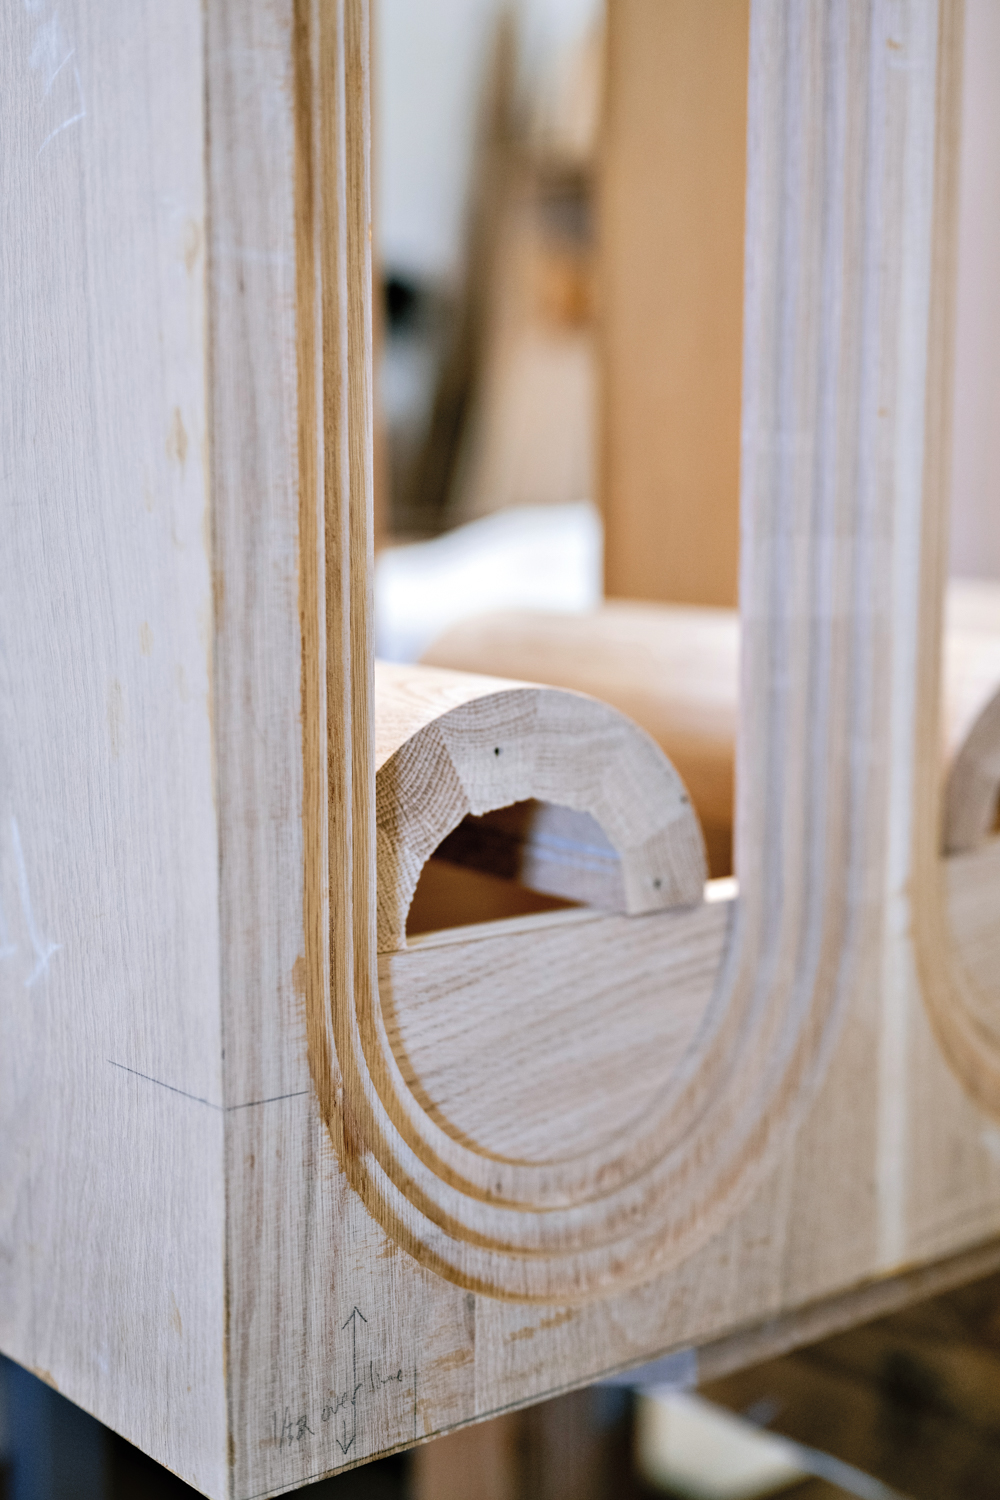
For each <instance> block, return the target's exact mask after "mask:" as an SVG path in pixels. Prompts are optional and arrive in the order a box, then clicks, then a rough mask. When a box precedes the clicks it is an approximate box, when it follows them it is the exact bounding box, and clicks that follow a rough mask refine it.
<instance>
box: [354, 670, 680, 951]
mask: <svg viewBox="0 0 1000 1500" xmlns="http://www.w3.org/2000/svg"><path fill="white" fill-rule="evenodd" d="M375 702H376V827H377V849H378V942H379V950H380V951H381V952H387V951H393V950H395V949H399V948H403V947H405V946H406V940H405V931H406V916H407V912H408V910H409V907H410V903H411V901H412V899H413V894H414V891H415V889H416V886H417V881H418V878H419V876H420V872H421V870H422V869H423V867H424V865H425V864H426V862H427V860H428V859H430V857H431V855H432V854H433V853H434V851H435V850H436V849H437V848H438V847H439V846H440V845H441V844H442V842H443V841H445V840H446V839H448V836H449V835H451V838H450V839H449V848H448V851H447V857H448V858H449V859H451V860H453V861H454V862H456V863H459V864H466V865H471V866H472V867H473V868H479V869H486V870H489V869H491V868H498V867H499V868H500V869H501V872H502V873H507V874H517V875H518V876H519V878H520V879H521V881H522V883H523V884H525V885H526V886H529V887H531V888H533V889H535V890H540V891H544V892H547V893H550V894H552V895H556V896H562V897H566V898H568V899H570V900H576V901H581V902H585V903H587V904H593V905H599V906H602V907H604V908H605V909H608V910H612V911H615V910H617V911H622V912H628V913H631V914H633V915H635V914H638V913H642V912H650V911H663V910H666V909H667V908H669V907H672V906H690V905H693V904H695V903H696V902H699V901H700V900H701V899H702V891H703V887H704V883H705V877H706V866H705V852H704V843H703V840H702V835H701V830H700V828H699V825H698V819H697V817H696V815H695V812H694V809H693V807H692V804H691V799H690V797H689V795H688V792H687V790H686V788H685V786H684V784H683V782H682V781H681V779H680V777H679V775H678V774H677V772H676V770H675V769H674V767H673V766H672V765H671V764H670V762H669V761H668V760H667V757H666V756H665V755H664V753H663V752H662V750H661V749H660V748H659V747H658V746H657V745H656V744H655V743H654V741H653V740H652V739H651V738H650V737H649V736H648V735H647V734H645V733H644V732H643V731H642V730H641V729H640V728H638V727H637V726H636V725H635V724H633V723H631V722H630V721H629V720H628V719H626V718H625V717H624V716H623V715H622V714H621V713H619V712H618V711H617V710H616V709H614V708H610V707H609V706H608V705H607V704H605V703H600V702H597V701H596V700H595V699H593V698H586V697H584V696H582V695H581V694H579V693H574V692H566V691H563V690H560V689H557V688H541V687H537V686H532V685H529V684H527V683H523V682H520V683H519V682H509V681H501V680H499V679H496V678H489V677H478V676H470V675H469V674H466V673H461V672H448V671H436V670H434V669H432V668H428V667H399V666H391V665H388V664H385V663H378V664H377V666H376V677H375ZM518 804H520V805H522V807H523V805H524V804H529V806H528V807H527V808H525V812H524V815H523V816H522V817H520V818H515V817H511V816H510V815H509V814H508V815H507V816H506V817H500V818H497V817H494V818H493V820H492V821H489V822H486V821H484V820H483V815H489V814H493V813H495V812H496V810H497V809H511V811H513V810H514V809H513V807H512V805H514V806H515V807H516V806H517V805H518ZM531 804H533V805H531ZM466 818H476V819H477V820H479V821H478V823H477V825H475V826H473V827H470V828H467V829H466V830H464V837H463V836H462V834H460V833H456V830H459V829H460V826H461V825H462V824H463V820H465V819H466Z"/></svg>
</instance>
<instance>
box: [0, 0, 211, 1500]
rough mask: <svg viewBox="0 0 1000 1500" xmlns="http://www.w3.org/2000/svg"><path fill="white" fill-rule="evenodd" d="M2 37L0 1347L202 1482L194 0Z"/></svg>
mask: <svg viewBox="0 0 1000 1500" xmlns="http://www.w3.org/2000/svg"><path fill="white" fill-rule="evenodd" d="M2 34H3V43H2V46H0V73H2V79H3V82H2V91H0V93H2V99H3V106H2V110H3V122H4V130H3V134H4V152H3V156H4V167H3V180H4V188H3V198H4V234H3V252H2V257H3V269H2V273H0V302H2V311H0V345H2V363H3V368H4V371H5V379H4V381H3V394H2V397H0V450H2V452H3V455H4V457H3V466H4V484H3V501H2V522H0V529H2V538H3V540H2V552H3V585H2V587H0V683H2V687H0V761H2V764H3V773H2V778H0V779H2V791H0V1016H2V1019H0V1038H2V1039H0V1128H2V1135H3V1144H2V1148H0V1164H2V1166H0V1172H2V1177H0V1346H2V1347H3V1349H4V1350H5V1351H6V1352H7V1353H8V1354H10V1355H11V1356H13V1357H14V1358H15V1359H17V1360H19V1361H21V1362H22V1363H23V1364H26V1365H28V1366H29V1367H31V1368H33V1369H35V1370H36V1372H37V1373H38V1374H40V1375H41V1376H42V1378H43V1379H45V1380H47V1381H50V1382H51V1383H52V1384H53V1385H55V1386H56V1387H57V1388H58V1389H60V1390H61V1391H63V1392H64V1393H65V1394H67V1395H68V1396H70V1397H71V1398H72V1399H73V1400H74V1401H76V1402H78V1403H79V1404H81V1405H82V1406H85V1407H86V1408H87V1409H88V1410H89V1411H91V1412H94V1413H95V1414H96V1415H98V1416H99V1417H100V1418H101V1419H102V1420H103V1421H104V1422H106V1423H108V1424H109V1425H110V1426H112V1427H114V1428H115V1429H116V1430H117V1431H119V1432H121V1433H124V1434H125V1436H126V1437H128V1438H129V1439H130V1440H131V1441H132V1442H133V1443H137V1444H139V1445H140V1446H141V1447H144V1448H146V1449H148V1450H149V1451H151V1452H153V1453H155V1454H156V1455H157V1456H158V1457H159V1458H160V1459H161V1461H163V1462H165V1463H167V1464H169V1465H170V1466H171V1467H172V1468H174V1469H176V1470H177V1471H178V1472H179V1473H181V1474H182V1475H183V1476H184V1478H185V1479H187V1480H188V1481H189V1482H190V1483H192V1484H194V1485H195V1486H197V1487H199V1488H201V1489H204V1490H206V1491H208V1492H210V1493H215V1494H220V1495H221V1494H223V1493H224V1492H225V1488H226V1475H225V1451H226V1390H225V1373H224V1311H223V1296H224V1238H223V1236H224V1206H225V1181H224V1176H223V1121H224V1118H225V1116H224V1114H223V1109H222V1106H223V1097H224V1096H223V1087H222V1078H221V1048H220V1025H219V1022H220V1014H219V920H218V885H217V853H218V841H217V824H216V812H215V806H214V787H213V766H212V701H211V695H212V681H211V670H212V589H211V535H210V532H211V527H210V524H209V517H208V503H209V492H208V483H207V472H206V463H205V455H206V445H207V443H208V436H209V434H208V426H207V410H206V384H205V347H206V334H207V329H206V299H205V275H206V243H205V234H206V228H205V226H206V184H205V168H204V129H205V121H204V94H205V75H204V63H203V57H204V53H203V33H202V7H201V5H200V3H198V0H178V3H177V4H174V5H170V6H159V5H154V4H140V5H137V6H133V7H128V8H127V9H126V8H125V7H122V6H116V5H109V6H97V7H94V6H89V5H84V4H77V3H74V0H65V3H62V4H60V5H58V6H56V5H55V4H48V3H41V4H37V5H16V6H7V7H6V8H5V10H4V19H3V23H2Z"/></svg>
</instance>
